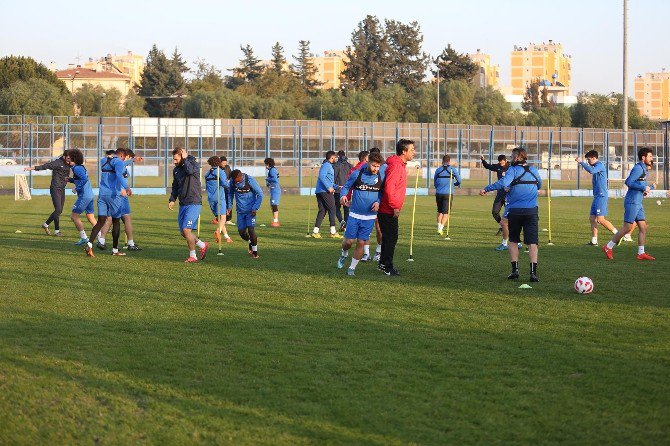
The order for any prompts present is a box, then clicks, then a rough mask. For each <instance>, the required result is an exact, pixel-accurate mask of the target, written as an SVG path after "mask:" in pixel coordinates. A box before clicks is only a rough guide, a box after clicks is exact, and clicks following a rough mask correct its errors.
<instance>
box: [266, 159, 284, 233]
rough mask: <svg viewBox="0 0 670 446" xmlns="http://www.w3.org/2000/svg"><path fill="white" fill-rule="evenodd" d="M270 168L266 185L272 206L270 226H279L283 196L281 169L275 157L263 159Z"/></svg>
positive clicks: (267, 167)
mask: <svg viewBox="0 0 670 446" xmlns="http://www.w3.org/2000/svg"><path fill="white" fill-rule="evenodd" d="M263 162H264V163H265V168H266V169H267V170H268V171H267V175H266V177H265V185H266V186H267V187H268V188H269V189H270V207H271V208H272V223H271V224H270V226H272V227H273V228H278V227H279V226H280V225H279V199H280V198H281V185H280V184H279V171H278V170H277V168H276V167H275V160H274V158H265V160H263Z"/></svg>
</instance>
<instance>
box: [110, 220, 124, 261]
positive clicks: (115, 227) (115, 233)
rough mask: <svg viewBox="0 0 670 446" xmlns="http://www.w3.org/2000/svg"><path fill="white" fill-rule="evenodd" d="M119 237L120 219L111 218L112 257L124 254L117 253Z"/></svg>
mask: <svg viewBox="0 0 670 446" xmlns="http://www.w3.org/2000/svg"><path fill="white" fill-rule="evenodd" d="M120 236H121V217H112V255H114V256H120V255H125V253H123V252H120V251H119V237H120Z"/></svg>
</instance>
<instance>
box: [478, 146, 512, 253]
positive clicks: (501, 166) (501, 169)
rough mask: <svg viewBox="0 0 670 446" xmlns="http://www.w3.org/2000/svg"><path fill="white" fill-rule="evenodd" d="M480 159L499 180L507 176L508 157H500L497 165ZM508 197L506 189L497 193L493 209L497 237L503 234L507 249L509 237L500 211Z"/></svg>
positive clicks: (482, 158)
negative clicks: (505, 232)
mask: <svg viewBox="0 0 670 446" xmlns="http://www.w3.org/2000/svg"><path fill="white" fill-rule="evenodd" d="M480 159H481V161H482V167H484V168H485V169H488V170H490V171H492V172H495V173H496V177H497V179H498V180H499V179H501V178H502V177H504V176H505V172H507V168H508V167H509V163H508V162H507V157H506V156H505V155H498V162H497V163H496V164H489V163H487V162H486V160H485V159H484V157H483V156H481V157H480ZM506 195H507V192H505V190H504V189H503V190H499V191H498V192H497V193H496V198H495V199H494V200H493V206H492V207H491V215H493V219H494V220H495V221H496V222H497V223H498V232H496V235H500V234H501V233H502V234H503V242H504V248H505V249H506V248H507V236H506V235H505V234H504V231H505V230H504V229H503V222H502V217H501V216H500V211H501V209H502V208H503V206H504V205H505V196H506ZM502 246H503V245H502V244H501V246H500V247H499V248H501V247H502ZM499 250H502V249H499Z"/></svg>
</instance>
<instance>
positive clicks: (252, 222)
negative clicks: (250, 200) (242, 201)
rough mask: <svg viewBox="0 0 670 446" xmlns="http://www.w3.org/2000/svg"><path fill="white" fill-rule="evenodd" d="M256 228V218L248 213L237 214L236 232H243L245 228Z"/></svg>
mask: <svg viewBox="0 0 670 446" xmlns="http://www.w3.org/2000/svg"><path fill="white" fill-rule="evenodd" d="M255 226H256V216H255V215H251V213H249V212H238V213H237V230H238V231H244V230H245V229H247V228H253V227H255Z"/></svg>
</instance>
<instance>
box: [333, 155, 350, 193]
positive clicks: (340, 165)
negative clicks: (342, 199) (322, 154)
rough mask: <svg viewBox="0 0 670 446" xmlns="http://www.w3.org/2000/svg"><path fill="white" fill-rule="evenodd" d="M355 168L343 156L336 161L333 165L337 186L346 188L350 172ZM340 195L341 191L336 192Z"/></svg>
mask: <svg viewBox="0 0 670 446" xmlns="http://www.w3.org/2000/svg"><path fill="white" fill-rule="evenodd" d="M352 167H353V166H352V165H351V163H350V162H349V160H347V157H346V156H342V157H340V158H338V159H337V161H335V163H334V164H333V170H334V171H335V184H337V185H338V186H344V183H346V182H347V178H348V177H349V171H350V170H351V168H352ZM335 192H338V193H339V190H337V191H335Z"/></svg>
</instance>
